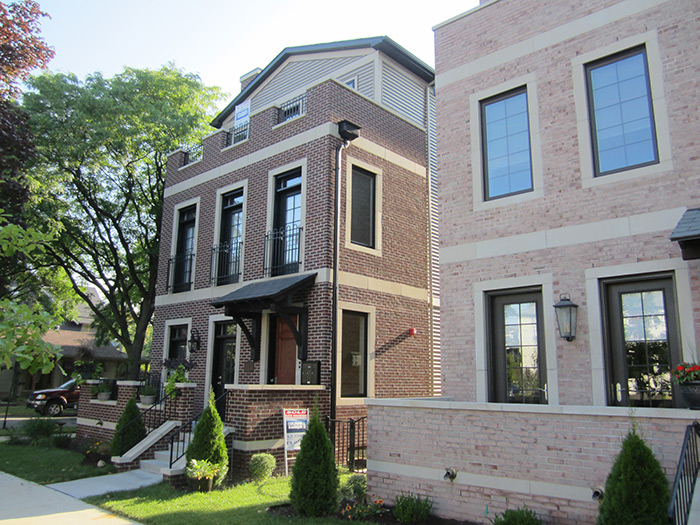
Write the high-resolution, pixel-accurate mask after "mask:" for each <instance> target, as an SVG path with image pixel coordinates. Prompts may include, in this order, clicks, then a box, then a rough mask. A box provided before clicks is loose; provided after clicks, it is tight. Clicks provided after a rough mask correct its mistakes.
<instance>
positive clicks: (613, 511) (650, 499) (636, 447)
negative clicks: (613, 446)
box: [597, 429, 670, 525]
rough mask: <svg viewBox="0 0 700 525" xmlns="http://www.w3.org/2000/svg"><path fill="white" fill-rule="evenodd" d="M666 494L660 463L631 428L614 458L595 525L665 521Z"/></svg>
mask: <svg viewBox="0 0 700 525" xmlns="http://www.w3.org/2000/svg"><path fill="white" fill-rule="evenodd" d="M669 499H670V495H669V490H668V481H667V479H666V476H665V475H664V473H663V470H661V465H659V462H658V461H657V460H656V458H655V457H654V453H653V452H652V451H651V449H650V448H649V447H648V446H647V445H646V444H645V443H644V440H643V439H642V438H641V437H640V436H638V435H637V432H636V430H635V429H632V430H631V431H630V432H629V433H628V434H627V437H626V438H625V440H624V441H623V442H622V450H621V451H620V453H619V454H618V456H617V458H615V463H613V466H612V469H611V470H610V474H609V475H608V479H607V481H606V482H605V494H604V497H603V501H602V503H601V504H600V508H599V509H598V521H597V523H598V525H612V524H618V523H634V524H635V525H647V524H649V525H651V524H657V523H666V520H667V517H666V512H667V510H668V503H669Z"/></svg>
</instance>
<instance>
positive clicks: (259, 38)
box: [38, 0, 478, 105]
mask: <svg viewBox="0 0 700 525" xmlns="http://www.w3.org/2000/svg"><path fill="white" fill-rule="evenodd" d="M38 2H39V4H40V6H41V8H42V10H43V11H45V12H47V13H48V14H49V15H50V16H51V19H50V20H49V19H43V21H42V29H41V32H42V35H43V37H44V39H45V40H46V41H47V43H48V44H49V45H51V46H52V47H53V48H54V49H55V51H56V57H55V58H54V59H53V60H52V61H51V63H50V64H49V69H51V70H52V71H62V72H72V73H75V74H76V75H78V76H79V77H80V78H84V77H85V75H87V74H88V73H92V72H94V71H101V72H102V73H103V74H104V75H105V76H112V75H114V74H115V73H118V72H120V71H121V70H122V69H123V67H124V66H131V67H139V68H153V69H156V68H158V67H160V66H161V65H163V64H165V63H167V62H170V61H172V62H175V64H176V65H177V66H178V67H180V68H182V69H184V70H185V71H188V72H193V73H198V74H199V75H200V76H201V78H202V80H203V81H204V82H205V83H206V84H208V85H216V86H219V87H221V88H222V89H223V90H224V92H226V93H228V94H229V95H230V96H229V97H227V98H229V99H230V98H232V97H233V96H234V95H236V94H237V93H238V91H239V87H240V85H239V79H240V77H241V75H243V74H245V73H247V72H249V71H251V70H252V69H254V68H256V67H260V68H263V67H265V66H266V65H267V64H268V62H270V61H271V60H272V59H273V58H274V57H275V56H276V55H277V54H278V53H279V52H280V51H282V49H284V48H285V47H289V46H298V45H307V44H316V43H321V42H332V41H335V40H346V39H353V38H365V37H372V36H382V35H386V36H389V37H390V38H392V39H393V40H395V41H396V42H397V43H398V44H400V45H402V46H403V47H405V48H406V49H408V50H409V51H410V52H411V53H413V54H414V55H416V56H417V57H418V58H420V59H421V60H423V61H424V62H426V63H427V64H429V65H431V66H434V64H435V62H434V40H433V31H432V27H433V26H434V25H436V24H439V23H441V22H444V21H445V20H448V19H450V18H452V17H454V16H456V15H459V14H461V13H463V12H465V11H468V10H469V9H471V8H473V7H475V6H476V5H477V4H478V0H462V1H455V0H438V1H436V2H425V1H421V2H417V1H412V0H403V1H400V0H354V1H352V2H337V1H328V0H325V1H321V0H286V1H284V0H258V1H254V0H253V1H248V0H246V1H245V2H243V1H241V0H198V1H197V2H192V1H191V0H38ZM222 105H225V103H224V102H222Z"/></svg>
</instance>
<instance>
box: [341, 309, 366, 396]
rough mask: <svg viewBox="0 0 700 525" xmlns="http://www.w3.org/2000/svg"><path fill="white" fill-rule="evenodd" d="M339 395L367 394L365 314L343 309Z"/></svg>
mask: <svg viewBox="0 0 700 525" xmlns="http://www.w3.org/2000/svg"><path fill="white" fill-rule="evenodd" d="M340 395H341V397H363V396H366V395H367V314H366V313H362V312H353V311H349V310H343V318H342V333H341V362H340Z"/></svg>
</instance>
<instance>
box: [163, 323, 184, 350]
mask: <svg viewBox="0 0 700 525" xmlns="http://www.w3.org/2000/svg"><path fill="white" fill-rule="evenodd" d="M186 358H187V325H186V324H179V325H174V326H171V327H170V333H169V334H168V359H186Z"/></svg>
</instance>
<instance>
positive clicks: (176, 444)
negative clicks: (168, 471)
mask: <svg viewBox="0 0 700 525" xmlns="http://www.w3.org/2000/svg"><path fill="white" fill-rule="evenodd" d="M224 396H226V392H224V393H223V394H221V395H220V396H219V397H217V398H216V399H215V400H214V405H215V406H216V405H217V403H218V402H219V401H221V399H222V398H223V397H224ZM207 406H208V405H207ZM206 409H207V407H204V408H203V409H202V411H201V412H200V413H199V414H197V415H196V416H194V417H193V418H192V419H190V420H189V421H188V422H187V423H185V424H184V425H180V428H179V429H178V430H177V432H175V433H174V434H173V435H172V436H170V468H173V465H174V464H175V463H176V462H177V460H179V459H180V458H181V457H182V456H184V455H185V453H186V452H187V447H189V446H190V442H191V441H192V436H193V435H194V427H195V426H197V422H198V421H199V418H200V417H202V414H204V411H205V410H206Z"/></svg>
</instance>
